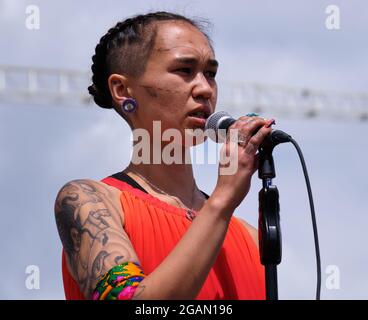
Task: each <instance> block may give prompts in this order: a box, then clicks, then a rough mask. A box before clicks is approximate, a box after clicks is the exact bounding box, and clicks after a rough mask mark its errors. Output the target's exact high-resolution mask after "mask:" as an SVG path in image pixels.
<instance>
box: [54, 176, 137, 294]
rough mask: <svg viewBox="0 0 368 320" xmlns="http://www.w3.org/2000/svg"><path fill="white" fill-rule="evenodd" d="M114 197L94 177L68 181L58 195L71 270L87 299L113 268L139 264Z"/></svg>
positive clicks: (57, 215) (59, 223)
mask: <svg viewBox="0 0 368 320" xmlns="http://www.w3.org/2000/svg"><path fill="white" fill-rule="evenodd" d="M114 198H115V195H114V194H112V192H111V190H109V188H108V187H104V186H103V185H102V184H101V183H97V182H95V181H91V180H75V181H71V182H69V183H67V184H66V185H65V186H64V187H63V188H62V189H61V190H60V192H59V194H58V196H57V198H56V202H55V218H56V223H57V227H58V231H59V235H60V238H61V241H62V243H63V247H64V250H65V253H66V258H67V263H68V266H69V270H70V272H71V275H72V276H73V278H74V279H75V280H76V282H77V283H78V285H79V287H80V289H81V291H82V292H83V293H84V295H85V297H86V298H91V294H92V292H93V290H94V288H95V286H96V284H97V281H98V279H99V277H100V276H101V275H103V274H105V273H106V272H107V271H109V270H110V269H111V268H112V267H114V266H116V265H118V264H121V263H124V262H128V261H130V262H137V263H139V260H138V258H137V255H136V254H135V252H134V250H133V247H132V245H131V242H130V240H129V238H128V236H127V234H126V233H125V231H124V229H123V226H122V222H121V216H120V214H121V208H119V207H118V206H117V204H116V203H115V202H114V201H113V200H112V199H114ZM118 204H119V205H120V203H118Z"/></svg>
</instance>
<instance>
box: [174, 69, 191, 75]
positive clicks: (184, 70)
mask: <svg viewBox="0 0 368 320" xmlns="http://www.w3.org/2000/svg"><path fill="white" fill-rule="evenodd" d="M176 71H177V72H182V73H185V74H190V73H191V71H192V70H191V69H190V68H179V69H176Z"/></svg>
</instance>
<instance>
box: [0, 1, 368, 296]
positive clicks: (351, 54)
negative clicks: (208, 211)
mask: <svg viewBox="0 0 368 320" xmlns="http://www.w3.org/2000/svg"><path fill="white" fill-rule="evenodd" d="M30 4H32V5H37V6H38V7H39V9H40V29H39V30H32V31H31V30H28V29H27V28H26V27H25V18H26V14H25V8H26V7H27V6H28V5H30ZM330 4H332V3H331V2H329V1H313V3H311V2H310V1H304V0H303V1H278V2H277V4H275V2H274V1H273V2H272V1H264V0H261V1H230V0H229V1H227V2H226V4H225V3H224V2H223V1H217V2H216V1H170V2H169V1H112V0H107V1H104V2H103V3H102V2H100V1H88V2H87V1H79V2H76V1H59V2H56V1H53V2H50V1H36V0H34V1H5V0H0V43H1V48H2V50H1V55H0V65H20V66H38V67H52V68H62V69H76V70H82V71H86V70H88V69H89V68H90V63H91V56H92V54H93V51H94V47H95V45H96V44H97V42H98V40H99V38H100V37H101V36H102V35H103V34H104V33H105V32H106V30H107V29H108V28H109V27H111V26H112V25H114V24H115V23H116V22H117V21H119V20H122V19H124V18H126V17H128V16H130V15H133V14H137V13H142V12H143V13H144V12H147V11H152V10H174V11H176V12H179V13H181V14H186V15H190V16H200V17H204V18H207V19H209V20H210V21H211V23H212V25H213V26H212V28H211V30H210V33H211V36H212V38H213V41H214V44H215V51H216V58H217V60H219V62H220V68H219V73H218V79H219V81H222V80H224V81H225V80H226V81H240V82H241V81H243V82H259V83H265V84H280V85H286V86H295V87H300V86H302V87H309V88H315V89H320V90H333V91H337V92H365V93H367V92H368V88H367V83H368V79H367V78H368V72H367V71H368V60H367V58H366V57H367V54H368V52H367V51H368V46H367V42H366V41H364V35H366V34H367V31H368V30H367V29H368V25H367V23H366V21H367V12H368V10H367V9H368V5H367V3H365V2H364V1H334V2H333V4H335V5H337V6H338V7H339V8H340V15H341V28H340V29H339V30H334V31H331V30H327V29H326V27H325V19H326V13H325V9H326V7H327V6H328V5H330ZM219 95H220V97H221V87H220V88H219ZM217 109H218V110H221V106H218V107H217ZM250 111H251V110H244V112H245V113H247V112H250ZM234 116H236V115H235V114H234ZM237 116H240V115H237ZM264 116H265V117H266V116H270V115H268V114H267V115H264ZM276 121H277V125H276V127H275V129H276V128H277V129H282V130H284V131H286V132H288V133H289V134H291V135H292V136H293V137H294V139H295V140H296V141H297V142H298V143H299V145H300V146H301V148H302V150H303V153H304V156H305V159H306V162H307V167H308V171H309V175H310V180H311V184H312V190H313V195H314V202H315V208H316V215H317V222H318V231H319V237H320V249H321V257H322V294H321V297H322V299H367V298H368V294H367V287H368V279H367V276H366V265H367V264H368V249H367V248H366V246H365V241H364V240H365V238H364V236H365V233H364V226H365V225H367V223H368V218H367V214H366V213H367V209H366V208H367V206H366V203H365V202H366V201H365V199H366V198H367V192H366V189H365V188H366V181H367V178H368V176H367V172H366V170H364V167H363V165H364V163H365V160H366V159H367V150H368V148H367V147H368V143H367V141H366V139H365V136H366V134H365V132H366V130H367V122H359V121H353V120H343V119H342V120H339V121H337V120H334V119H297V118H291V119H286V118H285V119H283V118H277V119H276ZM209 143H212V142H209ZM129 146H130V131H129V129H128V126H127V125H126V124H125V123H123V122H122V121H121V119H120V118H119V117H118V116H117V115H116V114H115V113H114V112H112V111H110V110H102V109H101V108H97V107H95V106H88V107H81V106H80V107H78V106H68V105H60V104H53V105H48V106H45V105H42V106H41V105H39V106H37V105H28V104H24V105H19V104H18V105H14V104H8V103H4V102H1V101H0V150H1V151H2V152H1V154H2V156H1V158H0V173H1V180H0V194H1V203H2V210H1V211H2V213H1V214H2V223H1V224H0V235H1V236H0V237H1V238H0V240H1V241H0V252H1V254H2V261H3V262H5V263H2V264H1V266H0V272H1V274H5V275H6V277H7V279H8V281H6V282H3V284H2V285H1V286H0V299H64V293H63V287H62V279H61V243H60V240H59V238H58V234H57V230H56V225H55V221H54V212H53V206H54V201H55V197H56V194H57V192H58V190H59V189H60V188H61V186H62V185H64V184H65V183H66V182H67V181H70V180H72V179H77V178H90V179H102V178H104V177H105V176H108V175H110V174H112V173H115V172H117V171H120V170H122V169H123V168H124V167H125V166H126V165H127V164H128V162H129V152H128V151H129V150H130V149H129ZM274 159H275V165H276V178H275V179H274V184H276V185H277V187H278V189H279V193H280V206H281V212H280V215H281V227H282V237H283V239H282V240H283V242H282V249H283V256H282V262H281V264H280V265H279V266H278V275H279V279H278V280H279V281H278V288H279V296H280V298H281V299H314V297H315V288H316V263H315V253H314V242H313V232H312V224H311V219H310V209H309V204H308V197H307V191H306V186H305V181H304V178H303V174H302V170H301V165H300V162H299V160H298V157H297V154H296V151H295V149H294V148H293V147H292V145H288V144H285V145H280V146H278V147H277V148H276V150H275V152H274ZM194 171H195V176H196V180H197V184H198V185H199V186H200V187H201V188H202V189H203V190H204V191H206V192H207V193H209V194H210V193H211V191H212V190H213V188H214V186H215V183H216V178H217V166H216V165H208V164H207V165H195V166H194ZM260 188H261V181H260V180H259V179H258V178H257V177H256V176H254V177H253V180H252V188H251V191H250V193H249V194H248V196H247V197H246V199H245V200H244V201H243V203H242V204H241V205H240V206H239V207H238V208H237V211H236V212H235V215H238V216H240V217H242V218H244V219H246V220H247V221H248V222H250V223H251V224H253V225H257V218H258V213H257V212H258V200H257V193H258V191H259V190H260ZM31 265H35V266H37V267H38V268H39V270H40V288H39V289H32V290H30V289H28V288H27V285H26V281H27V276H28V274H27V273H26V268H27V266H31ZM331 270H335V273H334V275H336V274H337V273H336V270H338V274H337V275H338V276H339V277H338V279H339V281H338V287H339V288H336V286H335V287H334V288H331V283H330V280H331V277H330V276H331ZM335 284H336V282H335Z"/></svg>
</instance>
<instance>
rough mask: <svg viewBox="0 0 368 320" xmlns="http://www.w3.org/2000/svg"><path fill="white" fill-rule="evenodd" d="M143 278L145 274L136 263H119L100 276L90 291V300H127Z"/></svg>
mask: <svg viewBox="0 0 368 320" xmlns="http://www.w3.org/2000/svg"><path fill="white" fill-rule="evenodd" d="M144 278H145V274H144V273H143V270H142V268H141V266H140V265H139V264H138V263H135V262H125V263H123V264H119V265H117V266H115V267H113V268H111V269H110V271H108V272H107V273H105V274H104V275H103V276H102V277H101V278H100V280H99V281H98V283H97V285H96V288H95V290H94V291H93V293H92V300H129V299H131V298H132V297H133V296H134V292H135V290H136V289H137V287H138V285H139V283H140V282H141V281H142V280H143V279H144Z"/></svg>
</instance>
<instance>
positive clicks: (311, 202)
mask: <svg viewBox="0 0 368 320" xmlns="http://www.w3.org/2000/svg"><path fill="white" fill-rule="evenodd" d="M289 141H290V142H291V143H292V144H293V146H294V147H295V149H296V150H297V152H298V156H299V159H300V162H301V164H302V168H303V173H304V178H305V183H306V185H307V190H308V198H309V205H310V210H311V217H312V225H313V235H314V245H315V252H316V263H317V289H316V300H320V299H321V256H320V251H319V241H318V230H317V221H316V214H315V211H314V202H313V195H312V188H311V185H310V181H309V176H308V171H307V166H306V164H305V161H304V157H303V153H302V150H301V149H300V147H299V145H298V143H297V142H296V141H295V140H294V139H293V138H292V137H291V136H289Z"/></svg>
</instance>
